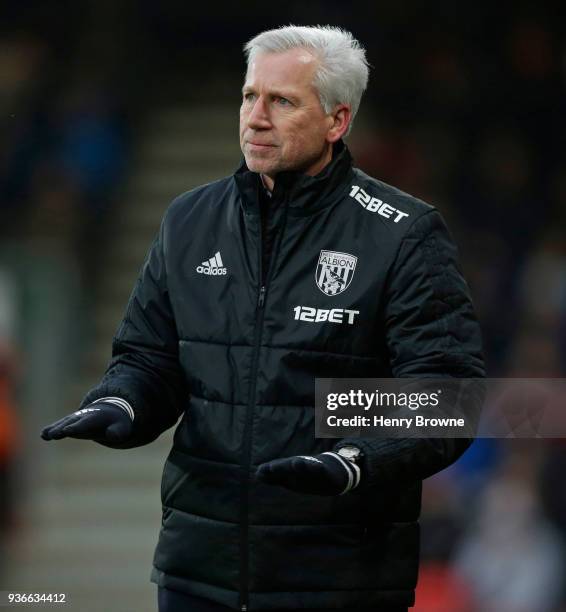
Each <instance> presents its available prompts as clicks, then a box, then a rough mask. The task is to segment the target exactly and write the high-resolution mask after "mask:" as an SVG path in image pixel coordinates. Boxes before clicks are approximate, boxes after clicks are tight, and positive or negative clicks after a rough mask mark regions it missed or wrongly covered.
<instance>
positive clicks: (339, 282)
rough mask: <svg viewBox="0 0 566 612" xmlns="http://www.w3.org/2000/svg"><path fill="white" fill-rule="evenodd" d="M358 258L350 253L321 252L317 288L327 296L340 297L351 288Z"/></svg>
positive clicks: (317, 272) (317, 267)
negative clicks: (340, 294) (339, 295)
mask: <svg viewBox="0 0 566 612" xmlns="http://www.w3.org/2000/svg"><path fill="white" fill-rule="evenodd" d="M357 261H358V258H357V257H356V256H355V255H350V254H349V253H338V252H337V251H320V256H319V258H318V265H317V266H316V272H315V280H316V286H317V287H318V288H319V289H320V290H321V291H322V292H323V293H324V294H325V295H338V294H339V293H342V292H343V291H346V289H347V288H348V287H349V286H350V283H351V282H352V278H354V271H355V269H356V262H357Z"/></svg>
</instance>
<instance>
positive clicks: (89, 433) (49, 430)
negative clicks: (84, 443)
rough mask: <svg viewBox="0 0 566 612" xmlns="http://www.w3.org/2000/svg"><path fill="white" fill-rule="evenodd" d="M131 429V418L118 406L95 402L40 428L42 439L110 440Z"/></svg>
mask: <svg viewBox="0 0 566 612" xmlns="http://www.w3.org/2000/svg"><path fill="white" fill-rule="evenodd" d="M131 433H132V419H131V417H130V415H129V414H128V413H127V412H126V411H125V410H124V409H123V408H121V407H120V406H117V405H116V404H112V403H109V402H95V403H94V404H89V405H88V406H86V407H85V408H83V409H82V410H77V411H76V412H73V413H72V414H68V415H67V416H65V417H63V418H62V419H59V420H58V421H55V423H52V424H51V425H48V426H47V427H45V428H44V429H43V430H42V432H41V437H42V438H43V439H44V440H60V439H61V438H67V437H68V438H79V439H80V440H94V441H95V442H102V443H104V442H109V443H112V444H115V443H120V442H124V441H125V440H127V439H128V437H129V436H130V434H131Z"/></svg>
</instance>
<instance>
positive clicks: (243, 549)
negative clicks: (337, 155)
mask: <svg viewBox="0 0 566 612" xmlns="http://www.w3.org/2000/svg"><path fill="white" fill-rule="evenodd" d="M282 205H284V206H285V203H282ZM286 220H287V208H286V206H285V208H284V211H283V215H282V218H281V228H280V230H279V234H278V236H277V237H276V243H275V245H274V246H273V249H272V251H271V259H270V261H269V265H268V267H267V268H268V269H267V275H266V277H265V285H263V284H262V285H261V286H260V288H259V292H258V297H257V304H256V320H255V338H254V354H253V358H252V373H251V379H250V395H249V400H248V408H247V413H246V425H245V430H244V453H245V455H244V470H245V471H243V474H242V479H243V488H244V491H243V495H242V540H241V546H240V557H241V560H240V576H241V579H240V610H241V611H242V612H246V611H247V609H248V570H249V555H248V533H249V525H248V519H249V483H250V467H251V466H250V460H251V450H252V431H251V429H252V420H253V412H254V408H255V403H256V402H255V391H256V384H257V370H258V362H259V350H260V345H261V336H262V331H263V317H264V313H265V310H264V304H265V295H266V293H267V286H268V285H269V279H270V276H271V272H272V270H273V266H274V262H275V260H276V258H277V254H278V252H279V247H280V245H281V240H282V238H283V231H284V229H285V223H286ZM262 259H263V232H262V229H261V219H260V224H259V279H260V283H262V282H263V264H262Z"/></svg>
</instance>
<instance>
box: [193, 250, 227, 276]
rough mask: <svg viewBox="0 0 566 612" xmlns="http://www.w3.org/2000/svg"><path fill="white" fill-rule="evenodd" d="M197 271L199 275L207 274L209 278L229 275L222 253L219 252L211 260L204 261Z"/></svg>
mask: <svg viewBox="0 0 566 612" xmlns="http://www.w3.org/2000/svg"><path fill="white" fill-rule="evenodd" d="M196 269H197V272H198V273H199V274H206V275H208V276H220V275H222V274H227V271H226V268H225V267H224V264H223V263H222V257H221V256H220V251H217V252H216V253H215V254H214V256H213V257H211V258H210V259H207V260H206V261H203V262H202V263H201V264H200V266H197V268H196Z"/></svg>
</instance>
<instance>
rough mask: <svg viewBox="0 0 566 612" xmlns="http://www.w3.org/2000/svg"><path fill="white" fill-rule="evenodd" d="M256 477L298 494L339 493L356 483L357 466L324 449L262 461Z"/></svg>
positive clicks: (358, 470)
mask: <svg viewBox="0 0 566 612" xmlns="http://www.w3.org/2000/svg"><path fill="white" fill-rule="evenodd" d="M257 477H258V479H259V480H261V481H263V482H266V483H268V484H273V485H280V486H282V487H285V488H287V489H290V490H291V491H298V492H299V493H312V494H314V495H342V494H343V493H347V492H348V491H351V490H352V489H353V488H354V487H357V486H358V484H359V482H360V468H359V467H358V466H357V465H355V464H354V463H352V462H351V461H348V459H344V458H343V457H340V455H338V454H337V453H332V452H326V453H322V454H320V455H315V456H314V457H310V456H305V455H297V456H295V457H286V458H285V459H275V460H274V461H268V462H267V463H262V464H261V465H260V466H259V467H258V469H257Z"/></svg>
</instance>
